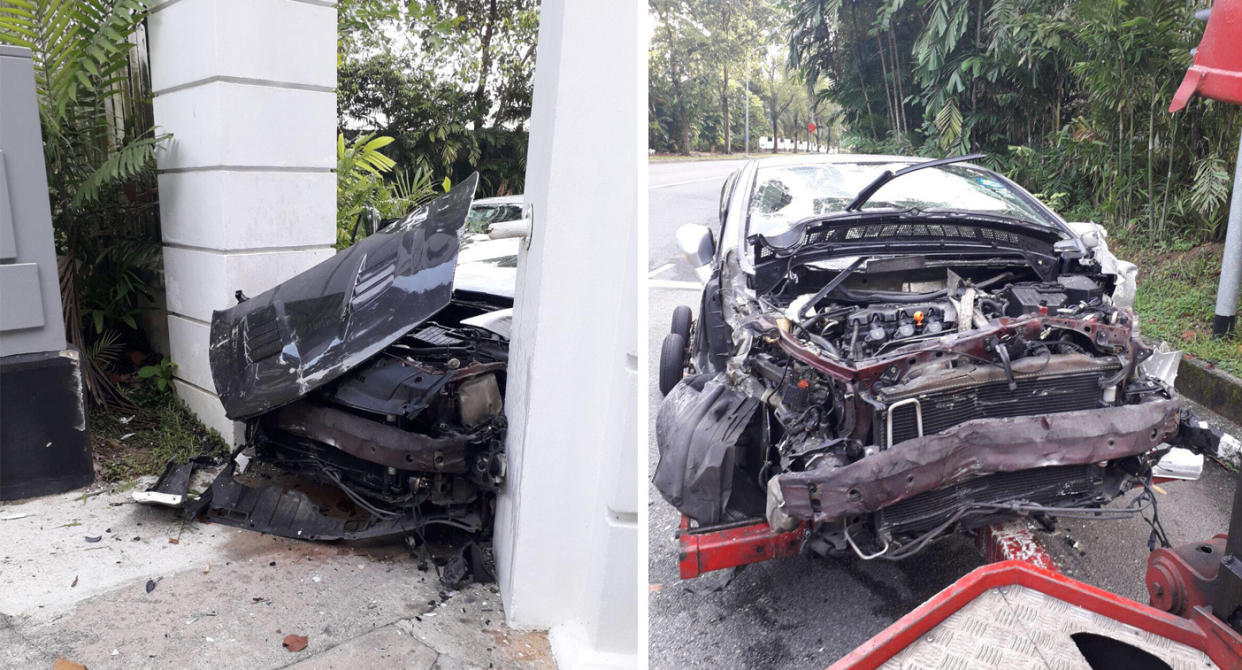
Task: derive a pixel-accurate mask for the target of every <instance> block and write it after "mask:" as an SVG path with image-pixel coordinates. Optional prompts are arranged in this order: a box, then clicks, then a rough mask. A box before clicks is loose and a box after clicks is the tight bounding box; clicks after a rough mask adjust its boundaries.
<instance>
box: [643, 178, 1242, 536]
mask: <svg viewBox="0 0 1242 670" xmlns="http://www.w3.org/2000/svg"><path fill="white" fill-rule="evenodd" d="M980 157H981V156H978V155H975V156H966V157H961V158H954V159H943V160H938V161H922V162H920V161H918V160H917V159H910V158H902V157H883V156H843V155H842V156H830V157H822V158H811V157H795V158H790V159H783V160H782V159H771V160H765V161H763V162H751V163H750V164H748V165H747V166H746V167H744V168H743V169H741V170H739V171H738V172H736V173H734V174H733V175H731V176H730V177H729V178H728V180H727V181H726V183H725V185H724V189H723V192H722V195H721V203H720V228H719V229H718V230H716V231H709V230H708V229H706V228H702V227H698V226H687V227H683V229H682V230H679V231H678V238H679V240H678V241H679V244H680V246H681V247H682V249H683V251H685V252H686V253H687V256H688V257H689V258H690V259H691V261H692V264H694V265H696V266H703V268H702V269H703V270H705V272H704V273H703V274H704V276H705V277H707V279H706V285H705V287H704V289H703V292H702V299H701V303H700V307H699V311H698V318H697V319H696V320H693V322H692V319H691V312H690V309H689V308H687V307H684V306H683V307H680V308H678V310H677V311H676V312H675V314H674V317H673V327H672V332H671V333H670V334H669V335H668V337H667V339H666V340H665V342H664V346H663V349H662V352H661V362H660V386H661V391H662V392H663V393H665V394H666V397H665V399H664V400H663V403H662V404H661V406H660V409H659V413H658V417H657V421H656V436H657V441H658V446H659V450H660V461H659V465H658V467H657V469H656V471H655V475H654V483H655V486H656V487H657V488H658V490H659V491H660V492H661V494H662V495H663V496H664V498H665V499H667V500H668V501H669V502H670V503H671V504H673V505H674V506H675V507H677V508H678V509H679V510H681V512H682V513H683V514H684V515H686V516H687V517H689V518H690V519H691V520H693V521H694V522H695V523H696V524H697V527H698V528H710V527H712V526H721V527H724V526H726V525H729V524H738V523H742V522H744V521H746V520H753V519H763V518H766V520H767V523H768V525H769V526H770V528H771V530H772V531H774V532H784V531H789V530H791V529H794V528H796V527H799V526H804V527H806V528H808V529H809V532H808V535H807V539H806V542H805V544H804V545H803V546H804V549H809V550H812V551H815V552H817V553H820V554H826V555H827V554H851V553H853V554H857V555H858V556H860V557H862V558H866V559H871V558H877V557H884V558H889V559H899V558H904V557H908V556H910V555H913V554H914V553H916V552H918V551H919V550H920V549H922V548H923V547H925V546H927V544H928V543H929V542H930V541H932V540H934V539H935V538H937V537H939V536H942V535H944V534H946V533H949V532H953V531H957V530H966V531H969V530H972V529H976V528H980V527H982V526H985V525H988V524H991V523H994V522H997V521H999V520H1003V519H1006V518H1012V517H1014V516H1020V515H1034V516H1046V517H1057V516H1080V517H1086V518H1115V517H1117V516H1124V515H1129V514H1136V513H1141V512H1144V511H1146V510H1149V509H1150V508H1151V507H1152V506H1153V505H1154V497H1153V496H1151V495H1150V492H1149V491H1148V492H1147V493H1146V494H1145V495H1143V496H1141V497H1142V500H1141V501H1139V502H1137V503H1136V504H1134V505H1132V506H1129V507H1125V508H1122V509H1118V508H1108V509H1105V508H1104V506H1105V505H1106V504H1107V503H1108V502H1110V501H1112V500H1113V499H1115V498H1117V497H1118V496H1120V495H1121V494H1122V493H1124V492H1126V491H1129V490H1131V489H1134V488H1135V487H1140V488H1141V487H1145V486H1149V485H1150V481H1151V476H1152V471H1153V468H1154V467H1156V466H1157V464H1158V463H1159V462H1160V460H1161V458H1162V457H1164V456H1165V455H1166V454H1167V453H1168V452H1169V451H1170V449H1171V448H1172V447H1173V446H1182V447H1188V448H1191V449H1194V450H1195V451H1197V452H1199V453H1203V452H1208V453H1211V452H1213V450H1215V449H1216V448H1217V445H1218V443H1219V440H1220V434H1219V432H1216V431H1214V430H1212V429H1210V428H1208V427H1207V424H1206V423H1203V422H1201V421H1199V420H1197V419H1196V418H1194V417H1193V416H1192V415H1191V414H1190V413H1189V412H1188V411H1187V410H1186V409H1184V408H1183V403H1182V401H1181V400H1180V399H1179V397H1178V394H1177V393H1176V391H1174V389H1173V386H1172V383H1171V382H1172V374H1171V373H1172V371H1175V370H1176V367H1177V360H1178V357H1179V355H1180V354H1177V353H1157V352H1155V351H1153V349H1152V348H1150V347H1148V346H1146V345H1145V344H1144V343H1143V342H1142V340H1141V339H1140V338H1139V331H1138V320H1137V318H1136V317H1135V315H1134V312H1133V311H1132V304H1133V299H1134V287H1135V284H1134V282H1135V268H1134V266H1133V265H1131V264H1128V263H1125V262H1122V261H1119V260H1117V259H1116V258H1114V257H1113V256H1112V254H1110V253H1109V251H1108V248H1107V245H1106V244H1105V239H1104V232H1103V230H1102V229H1100V228H1099V227H1098V226H1095V225H1091V224H1067V223H1066V222H1064V221H1063V220H1062V219H1061V218H1060V217H1058V216H1057V215H1056V214H1055V213H1054V212H1052V211H1051V210H1050V209H1049V208H1048V207H1046V206H1045V205H1044V204H1042V203H1041V202H1039V201H1038V200H1037V199H1036V198H1034V197H1033V196H1031V195H1030V194H1029V193H1027V192H1026V191H1025V190H1023V189H1022V188H1020V187H1019V186H1017V185H1015V184H1013V183H1012V182H1010V181H1009V180H1007V179H1005V178H1004V177H1002V176H1000V175H998V174H996V173H995V172H992V171H990V170H987V169H984V168H982V167H979V166H977V165H973V164H970V163H967V162H965V161H966V160H974V159H978V158H980ZM707 272H710V276H709V277H708V276H707ZM687 370H688V374H686V373H687ZM683 377H684V378H683ZM1200 462H1201V461H1200Z"/></svg>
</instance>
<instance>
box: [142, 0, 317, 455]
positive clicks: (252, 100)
mask: <svg viewBox="0 0 1242 670" xmlns="http://www.w3.org/2000/svg"><path fill="white" fill-rule="evenodd" d="M148 28H149V36H150V49H151V87H152V90H153V91H154V94H155V100H154V111H155V124H156V126H157V128H158V131H159V132H171V133H172V134H173V142H172V145H171V148H170V150H168V151H166V152H164V153H163V154H162V155H161V156H160V157H159V159H158V165H157V167H158V170H159V189H160V218H161V227H162V230H163V237H164V277H165V284H166V289H167V300H168V330H169V340H170V342H169V345H170V348H171V352H172V359H173V361H174V362H175V363H176V364H177V379H176V381H175V382H174V383H175V385H176V389H177V393H178V395H180V396H181V398H182V399H184V400H185V401H186V403H187V404H188V405H189V406H190V408H191V409H192V410H193V411H194V412H195V413H196V414H198V416H199V417H201V418H202V419H203V421H204V423H206V424H207V425H208V426H211V427H213V428H216V429H217V430H219V431H220V432H221V434H222V435H224V436H225V438H226V439H229V440H236V439H237V437H238V435H237V433H236V425H235V424H234V423H233V422H232V421H229V420H228V419H227V418H225V416H224V410H223V408H222V407H221V405H220V402H219V400H218V399H217V397H216V395H215V385H214V383H213V382H212V379H211V370H210V368H209V366H208V363H207V360H208V331H209V326H210V323H211V313H212V311H213V310H216V309H222V308H225V307H228V306H230V305H232V304H235V301H234V298H233V294H234V291H236V290H238V289H241V290H242V291H245V292H246V294H247V295H255V294H256V293H260V292H262V291H264V290H266V289H268V288H271V287H272V286H273V285H275V284H277V283H279V282H281V281H283V280H285V279H288V278H289V277H292V276H293V275H295V274H297V273H299V272H301V271H303V270H305V269H307V268H309V267H310V266H312V265H314V264H316V263H318V262H319V261H322V260H323V259H325V258H327V257H329V256H331V255H332V253H333V250H332V243H333V242H334V241H335V239H336V233H335V218H336V179H335V175H334V174H333V173H332V169H333V168H334V167H335V165H336V130H335V129H336V93H335V89H336V5H335V0H167V1H166V2H162V3H159V4H156V5H155V6H154V7H152V9H151V14H150V19H149V20H148Z"/></svg>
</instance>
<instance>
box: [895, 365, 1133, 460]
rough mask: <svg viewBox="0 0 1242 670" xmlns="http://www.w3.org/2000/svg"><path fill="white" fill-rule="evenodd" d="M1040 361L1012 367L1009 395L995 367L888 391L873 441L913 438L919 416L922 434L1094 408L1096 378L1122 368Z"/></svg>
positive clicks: (1098, 402)
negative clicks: (1014, 386)
mask: <svg viewBox="0 0 1242 670" xmlns="http://www.w3.org/2000/svg"><path fill="white" fill-rule="evenodd" d="M1075 358H1077V357H1075ZM1041 362H1042V361H1040V360H1039V359H1033V358H1028V359H1024V360H1023V361H1021V363H1023V364H1024V365H1020V366H1019V365H1015V366H1014V367H1015V375H1014V376H1015V382H1016V383H1017V389H1016V390H1014V391H1010V390H1009V383H1008V380H1007V379H1006V378H1005V376H1004V370H1002V369H1000V368H999V367H992V368H990V369H989V368H980V369H975V370H972V371H970V373H969V374H958V375H952V376H949V375H945V376H946V377H949V381H950V382H952V383H944V384H943V385H941V387H940V388H936V387H935V386H933V385H932V384H931V383H929V382H923V383H911V384H909V385H908V387H909V388H905V389H901V388H898V389H895V390H896V392H892V391H890V392H889V393H886V394H885V396H884V399H883V404H885V405H886V406H887V407H888V408H890V409H888V410H887V411H877V412H876V413H875V415H874V421H873V424H872V425H873V426H875V431H874V433H875V436H876V439H875V443H876V444H878V445H881V446H888V445H890V444H897V443H898V442H902V441H903V440H909V439H911V438H914V437H918V436H919V418H920V414H921V415H922V417H921V418H922V424H923V434H924V435H927V434H931V433H937V432H940V431H942V430H945V429H946V428H950V427H952V426H956V425H957V424H959V423H962V422H964V421H969V420H971V419H985V418H993V419H995V418H1003V417H1011V416H1038V415H1040V414H1053V413H1056V412H1070V411H1074V410H1081V409H1091V408H1093V407H1099V406H1100V405H1101V402H1102V399H1103V393H1104V392H1103V389H1101V388H1100V384H1099V381H1100V379H1101V378H1102V377H1106V376H1109V375H1112V374H1114V373H1116V372H1117V371H1118V370H1120V369H1121V366H1120V364H1119V363H1117V362H1116V361H1115V359H1104V360H1101V359H1094V360H1091V361H1090V363H1089V364H1087V361H1074V360H1065V359H1061V360H1058V361H1056V363H1057V365H1044V366H1043V368H1042V369H1040V367H1039V363H1041ZM1074 363H1081V364H1078V365H1074ZM1032 368H1034V369H1032ZM1084 368H1085V369H1084ZM889 414H891V415H892V417H891V424H892V439H891V440H889V436H888V426H889V423H890V421H889Z"/></svg>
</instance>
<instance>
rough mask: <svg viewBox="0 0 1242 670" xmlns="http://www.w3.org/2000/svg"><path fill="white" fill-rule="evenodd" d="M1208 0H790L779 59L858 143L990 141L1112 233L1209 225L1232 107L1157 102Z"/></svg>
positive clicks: (1219, 213)
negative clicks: (832, 105) (817, 85)
mask: <svg viewBox="0 0 1242 670" xmlns="http://www.w3.org/2000/svg"><path fill="white" fill-rule="evenodd" d="M1207 4H1208V3H1207V2H1205V1H1195V2H1167V1H1166V0H920V1H919V2H907V1H906V0H793V1H792V2H791V10H792V12H791V15H790V17H789V19H788V21H787V24H786V34H787V35H788V52H789V63H790V65H791V66H792V67H795V68H797V69H798V70H799V71H800V72H801V73H802V75H803V76H804V77H805V78H806V79H807V80H810V81H822V82H824V83H825V85H826V90H825V95H827V96H828V97H830V98H831V99H832V100H833V101H834V102H836V103H837V104H839V105H840V106H841V110H842V114H843V115H844V118H845V120H846V123H847V126H848V138H847V139H848V141H849V145H850V146H851V147H852V148H853V149H854V150H858V151H885V152H897V153H917V154H922V155H927V156H942V155H949V154H958V153H964V152H967V151H980V150H982V151H985V152H988V153H989V154H990V158H989V159H988V161H987V162H989V163H990V164H991V165H992V167H995V168H998V169H1001V170H1002V171H1004V172H1006V173H1008V174H1009V175H1010V176H1012V177H1014V178H1015V179H1017V180H1018V181H1019V182H1020V183H1024V184H1026V185H1028V186H1029V187H1031V188H1032V189H1034V190H1038V191H1041V193H1042V195H1043V196H1044V198H1045V199H1046V200H1049V201H1050V202H1051V204H1053V205H1054V206H1056V207H1058V208H1060V209H1061V211H1062V212H1063V213H1064V214H1066V215H1067V216H1070V217H1072V218H1077V219H1094V220H1098V221H1100V222H1101V223H1105V224H1108V225H1109V226H1110V227H1111V228H1112V229H1113V230H1114V232H1117V233H1120V234H1122V235H1132V236H1143V237H1147V238H1150V239H1153V240H1157V241H1166V242H1167V241H1172V240H1175V239H1182V240H1189V241H1199V240H1208V239H1212V238H1214V237H1217V236H1220V235H1223V227H1224V226H1223V224H1224V215H1225V209H1226V207H1225V205H1226V203H1227V199H1228V193H1229V170H1228V165H1227V163H1226V161H1227V158H1226V157H1228V156H1231V155H1232V154H1233V152H1234V148H1235V147H1236V146H1237V141H1238V132H1239V120H1240V115H1239V112H1238V110H1237V108H1236V107H1234V106H1230V105H1224V104H1218V103H1213V102H1211V101H1197V102H1195V103H1194V104H1192V105H1191V106H1190V108H1188V109H1187V110H1185V111H1184V112H1182V113H1180V114H1177V115H1171V114H1169V113H1168V111H1167V109H1168V105H1169V101H1170V100H1171V98H1172V96H1173V91H1174V90H1175V89H1176V88H1177V85H1178V84H1179V83H1180V82H1181V78H1182V75H1183V74H1184V72H1185V69H1186V67H1187V66H1188V65H1189V63H1190V53H1189V52H1190V49H1191V48H1192V47H1193V46H1195V44H1196V43H1197V42H1198V40H1199V38H1200V37H1201V36H1202V34H1203V24H1202V23H1201V22H1198V21H1196V20H1194V19H1193V13H1194V11H1195V10H1196V9H1200V8H1203V7H1205V6H1206V5H1207Z"/></svg>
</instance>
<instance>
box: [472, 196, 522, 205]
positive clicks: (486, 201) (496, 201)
mask: <svg viewBox="0 0 1242 670" xmlns="http://www.w3.org/2000/svg"><path fill="white" fill-rule="evenodd" d="M525 198H526V196H524V195H521V194H518V195H502V196H498V197H495V198H477V199H475V201H474V203H473V204H475V205H520V204H522V202H523V201H524V200H525Z"/></svg>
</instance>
